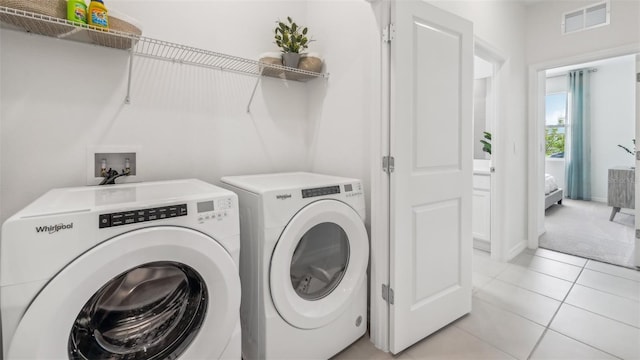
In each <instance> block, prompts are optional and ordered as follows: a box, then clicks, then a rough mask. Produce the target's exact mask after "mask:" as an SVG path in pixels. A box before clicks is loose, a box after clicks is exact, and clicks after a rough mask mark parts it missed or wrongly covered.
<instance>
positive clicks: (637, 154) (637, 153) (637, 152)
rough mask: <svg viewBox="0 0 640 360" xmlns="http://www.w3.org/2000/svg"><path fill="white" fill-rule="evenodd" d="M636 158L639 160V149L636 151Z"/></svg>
mask: <svg viewBox="0 0 640 360" xmlns="http://www.w3.org/2000/svg"><path fill="white" fill-rule="evenodd" d="M636 160H640V151H636Z"/></svg>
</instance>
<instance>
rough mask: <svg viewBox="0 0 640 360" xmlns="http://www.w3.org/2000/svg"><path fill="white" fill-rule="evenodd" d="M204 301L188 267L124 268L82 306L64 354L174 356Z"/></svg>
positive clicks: (181, 348) (173, 264) (190, 334)
mask: <svg viewBox="0 0 640 360" xmlns="http://www.w3.org/2000/svg"><path fill="white" fill-rule="evenodd" d="M207 300H208V297H207V288H206V285H205V283H204V281H203V280H202V277H201V276H200V275H199V274H198V273H197V272H196V271H195V270H193V268H191V267H189V266H187V265H184V264H181V263H177V262H153V263H148V264H145V265H142V266H138V267H136V268H133V269H131V270H128V271H126V272H124V273H122V274H120V275H119V276H117V277H116V278H114V279H113V280H111V281H109V282H108V283H107V284H105V285H104V286H103V287H102V288H100V290H98V292H97V293H96V294H95V295H93V296H92V297H91V299H89V301H87V303H86V304H85V305H84V306H83V307H82V310H81V311H80V314H79V315H78V317H77V318H76V320H75V322H74V325H73V328H72V330H71V334H70V336H69V344H68V348H69V358H70V359H73V360H76V359H77V360H81V359H116V358H117V359H131V360H133V359H156V358H157V359H173V358H176V357H178V356H180V354H181V353H182V352H183V351H184V350H185V349H186V347H187V346H188V345H189V343H190V342H191V340H192V339H193V337H194V336H195V334H196V333H197V331H198V329H199V328H200V326H201V325H202V321H203V319H204V314H205V311H206V308H207Z"/></svg>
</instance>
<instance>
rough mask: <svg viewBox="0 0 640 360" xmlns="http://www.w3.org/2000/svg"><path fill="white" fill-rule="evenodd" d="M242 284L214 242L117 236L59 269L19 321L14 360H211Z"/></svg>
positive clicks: (165, 230)
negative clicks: (178, 359) (176, 359)
mask: <svg viewBox="0 0 640 360" xmlns="http://www.w3.org/2000/svg"><path fill="white" fill-rule="evenodd" d="M239 309H240V279H239V276H238V271H237V266H236V264H235V262H234V261H233V259H232V257H231V256H230V255H229V253H228V252H227V251H226V250H225V249H224V248H223V247H222V246H221V245H220V244H219V243H218V242H216V241H215V240H213V239H212V238H210V237H208V236H206V235H204V234H202V233H200V232H197V231H193V230H189V229H185V228H179V227H153V228H147V229H141V230H136V231H132V232H129V233H125V234H122V235H120V236H116V237H114V238H112V239H110V240H107V241H105V242H103V243H101V244H100V245H97V246H96V247H94V248H92V249H91V250H89V251H87V252H86V253H84V254H82V255H81V256H79V257H78V258H77V259H76V260H74V261H73V262H71V263H70V264H69V265H67V266H66V267H65V268H64V269H62V270H61V271H60V272H59V273H58V274H57V275H56V276H55V277H54V278H53V279H52V280H51V281H50V282H49V283H48V284H47V285H46V286H45V287H44V289H42V291H41V292H40V293H39V294H38V295H37V297H36V298H35V300H34V301H33V302H32V303H31V305H30V306H29V307H28V308H27V311H26V313H25V314H24V316H23V318H22V319H21V320H20V323H19V325H18V328H17V329H16V332H15V334H14V336H13V339H12V340H11V343H10V348H9V349H8V358H10V359H14V358H15V359H18V358H20V359H54V358H55V359H71V360H75V359H127V360H129V359H131V360H133V359H175V358H178V357H179V358H180V359H217V358H218V356H219V355H220V354H222V352H223V350H224V349H225V347H226V346H227V344H228V342H229V340H230V339H231V336H232V335H233V333H234V331H235V329H236V326H237V325H238V318H239Z"/></svg>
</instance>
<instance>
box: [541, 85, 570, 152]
mask: <svg viewBox="0 0 640 360" xmlns="http://www.w3.org/2000/svg"><path fill="white" fill-rule="evenodd" d="M566 119H567V93H566V92H559V93H553V94H547V96H546V97H545V130H546V131H545V132H546V134H545V153H546V154H547V156H548V157H551V158H564V141H565V138H566Z"/></svg>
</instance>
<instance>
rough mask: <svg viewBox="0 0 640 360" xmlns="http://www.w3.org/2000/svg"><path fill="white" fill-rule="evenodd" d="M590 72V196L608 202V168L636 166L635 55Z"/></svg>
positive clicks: (609, 62) (600, 66) (601, 65)
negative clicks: (634, 152)
mask: <svg viewBox="0 0 640 360" xmlns="http://www.w3.org/2000/svg"><path fill="white" fill-rule="evenodd" d="M596 68H597V69H598V71H597V72H595V73H591V197H592V199H593V200H594V201H600V202H606V201H607V187H608V178H607V176H608V175H607V174H608V169H609V168H611V167H614V166H633V164H634V158H633V156H632V155H630V154H628V153H626V152H625V151H624V150H622V149H621V148H619V147H618V144H621V145H623V146H626V147H627V148H630V149H631V150H632V151H633V143H632V142H631V139H633V138H635V124H636V119H635V106H636V105H635V101H636V100H635V81H634V80H635V72H636V71H635V69H636V64H635V56H634V55H629V56H624V57H621V58H616V59H612V60H610V61H607V62H605V63H603V64H600V65H597V66H596Z"/></svg>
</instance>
